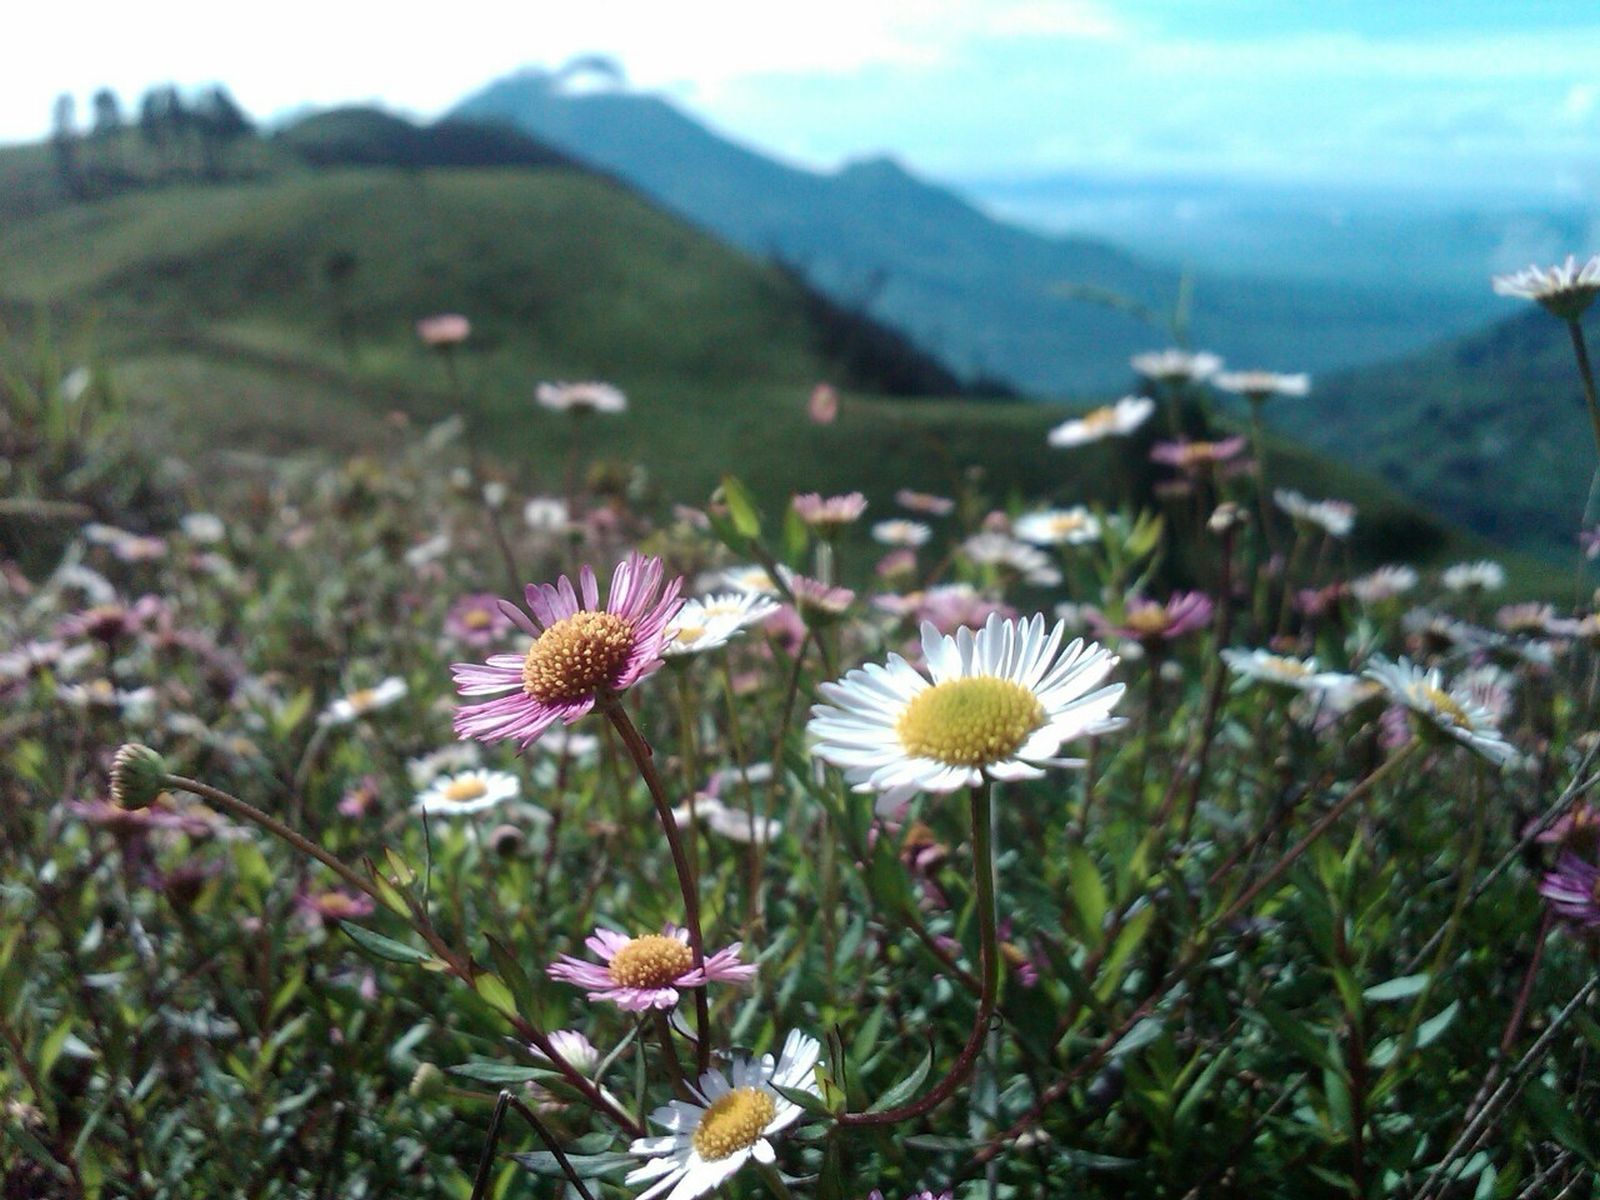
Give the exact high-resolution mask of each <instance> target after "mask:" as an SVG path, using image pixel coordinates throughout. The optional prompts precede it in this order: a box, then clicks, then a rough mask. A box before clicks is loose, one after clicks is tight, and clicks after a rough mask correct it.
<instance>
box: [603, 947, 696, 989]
mask: <svg viewBox="0 0 1600 1200" xmlns="http://www.w3.org/2000/svg"><path fill="white" fill-rule="evenodd" d="M692 966H694V955H693V954H691V953H690V951H689V947H688V946H685V945H684V944H683V943H682V942H680V941H679V940H678V939H677V938H674V937H662V936H661V935H660V934H659V933H648V934H646V935H645V936H644V937H636V938H634V939H633V940H632V941H631V942H629V943H628V944H627V945H626V946H624V947H623V948H622V949H621V950H618V951H617V953H616V955H615V956H614V957H613V958H612V960H611V965H610V966H609V967H607V968H606V969H607V970H608V971H609V972H610V974H611V979H612V982H614V983H615V984H616V985H617V986H618V987H633V988H661V987H669V986H670V985H671V984H672V981H673V980H675V979H677V978H678V977H679V976H680V975H682V974H683V973H684V972H685V971H687V970H688V969H689V968H690V967H692Z"/></svg>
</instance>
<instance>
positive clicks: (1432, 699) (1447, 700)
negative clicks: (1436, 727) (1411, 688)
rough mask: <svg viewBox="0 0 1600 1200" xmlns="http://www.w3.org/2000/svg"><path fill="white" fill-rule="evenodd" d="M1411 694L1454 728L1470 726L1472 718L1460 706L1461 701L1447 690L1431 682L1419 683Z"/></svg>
mask: <svg viewBox="0 0 1600 1200" xmlns="http://www.w3.org/2000/svg"><path fill="white" fill-rule="evenodd" d="M1413 694H1414V695H1415V696H1416V697H1417V698H1418V699H1419V700H1421V701H1422V702H1423V703H1424V704H1426V705H1428V706H1429V707H1430V708H1432V709H1434V710H1435V712H1436V713H1437V714H1438V715H1439V716H1441V717H1443V718H1444V719H1445V720H1447V721H1448V722H1449V723H1450V724H1452V725H1454V726H1455V727H1456V728H1458V729H1466V728H1468V727H1470V726H1471V724H1472V718H1471V717H1469V716H1468V715H1467V710H1466V709H1464V708H1462V707H1461V702H1460V701H1459V700H1457V699H1456V698H1455V697H1454V696H1452V695H1450V693H1449V692H1446V691H1443V690H1441V689H1439V688H1436V687H1434V686H1433V685H1431V684H1427V683H1419V684H1418V685H1417V687H1416V691H1415V692H1414V693H1413Z"/></svg>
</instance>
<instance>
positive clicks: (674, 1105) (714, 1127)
mask: <svg viewBox="0 0 1600 1200" xmlns="http://www.w3.org/2000/svg"><path fill="white" fill-rule="evenodd" d="M821 1050H822V1046H821V1043H819V1042H818V1041H817V1039H816V1038H813V1037H807V1036H806V1035H805V1034H802V1033H799V1032H792V1033H790V1034H789V1036H788V1038H787V1039H785V1041H784V1043H783V1051H782V1052H781V1053H780V1054H779V1055H778V1058H777V1061H776V1062H774V1061H773V1058H772V1055H770V1054H764V1055H762V1056H761V1058H759V1059H754V1060H752V1059H746V1058H739V1057H735V1058H734V1060H733V1062H732V1064H731V1067H730V1071H729V1074H728V1075H724V1074H723V1073H722V1072H721V1071H718V1070H711V1071H707V1072H706V1073H705V1074H704V1075H702V1076H700V1086H699V1088H698V1089H697V1090H696V1098H697V1100H698V1103H696V1102H694V1101H684V1100H673V1101H671V1102H670V1103H668V1104H665V1105H663V1106H662V1107H660V1108H658V1109H656V1110H655V1112H653V1113H651V1114H650V1119H651V1120H652V1121H654V1122H655V1123H656V1124H657V1125H659V1126H661V1127H662V1128H663V1129H665V1130H667V1133H666V1134H665V1135H664V1136H662V1137H642V1138H636V1139H635V1140H634V1142H633V1144H632V1145H631V1146H629V1147H628V1152H629V1153H630V1154H635V1155H638V1156H640V1157H643V1158H648V1159H649V1161H648V1162H646V1163H645V1164H644V1165H643V1166H641V1167H637V1168H635V1169H634V1170H632V1171H630V1172H629V1173H628V1178H627V1182H628V1183H630V1184H639V1183H649V1184H650V1187H649V1188H648V1189H646V1190H645V1191H643V1192H641V1193H639V1197H638V1200H654V1198H655V1197H657V1196H662V1195H666V1194H667V1193H668V1190H669V1189H670V1192H671V1194H670V1197H669V1200H692V1198H693V1197H695V1196H704V1195H706V1194H707V1193H709V1192H714V1191H716V1189H717V1188H718V1187H720V1186H721V1185H722V1183H723V1181H724V1180H726V1179H728V1178H730V1177H731V1176H732V1175H734V1174H735V1173H736V1172H737V1171H738V1170H739V1168H740V1167H742V1166H744V1164H745V1163H747V1162H748V1161H750V1159H752V1158H754V1159H755V1160H756V1161H757V1162H758V1163H771V1162H773V1161H774V1160H775V1159H776V1157H777V1154H776V1152H775V1151H774V1150H773V1148H772V1141H771V1138H772V1136H773V1135H774V1134H776V1133H781V1132H782V1131H783V1130H785V1129H787V1128H789V1126H791V1125H793V1124H794V1123H795V1122H796V1121H798V1120H799V1119H800V1117H801V1116H802V1115H803V1113H804V1110H803V1109H802V1108H801V1107H800V1106H799V1105H798V1104H795V1103H794V1102H793V1101H792V1100H789V1099H787V1098H785V1097H784V1096H783V1095H782V1094H781V1093H779V1092H778V1091H777V1088H780V1087H783V1088H801V1089H803V1090H805V1091H808V1092H811V1093H812V1094H813V1095H820V1094H821V1090H820V1089H819V1088H818V1087H817V1083H816V1079H815V1077H814V1073H815V1070H816V1065H817V1057H818V1055H819V1054H820V1053H821Z"/></svg>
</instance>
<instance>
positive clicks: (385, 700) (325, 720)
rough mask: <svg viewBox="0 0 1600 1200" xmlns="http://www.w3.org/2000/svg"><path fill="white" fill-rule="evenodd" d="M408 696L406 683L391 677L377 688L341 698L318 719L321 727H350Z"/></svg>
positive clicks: (363, 689) (397, 677)
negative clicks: (362, 718)
mask: <svg viewBox="0 0 1600 1200" xmlns="http://www.w3.org/2000/svg"><path fill="white" fill-rule="evenodd" d="M405 694H406V681H405V680H404V679H401V678H400V677H399V676H398V675H391V676H389V678H387V679H385V680H384V681H383V682H382V683H380V684H378V686H377V687H370V688H361V689H360V690H358V691H354V692H351V693H350V694H349V695H347V696H341V697H339V699H337V700H335V701H334V702H333V703H332V704H330V705H328V707H327V708H326V709H324V710H323V712H322V715H321V716H319V717H318V718H317V724H319V725H348V724H349V723H350V722H351V721H355V720H359V719H360V718H361V717H364V716H366V715H367V714H368V713H371V712H377V711H378V709H380V708H387V707H389V705H391V704H393V703H394V702H395V701H396V700H398V699H400V698H401V697H402V696H404V695H405Z"/></svg>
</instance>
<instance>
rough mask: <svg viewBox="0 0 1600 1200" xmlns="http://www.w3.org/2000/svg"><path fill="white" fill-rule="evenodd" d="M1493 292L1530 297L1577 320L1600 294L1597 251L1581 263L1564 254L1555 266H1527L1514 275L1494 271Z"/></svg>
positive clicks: (1502, 294) (1567, 319) (1568, 317)
mask: <svg viewBox="0 0 1600 1200" xmlns="http://www.w3.org/2000/svg"><path fill="white" fill-rule="evenodd" d="M1494 290H1495V294H1496V295H1500V296H1515V297H1516V298H1517V299H1519V300H1533V301H1536V302H1537V303H1539V304H1542V305H1543V306H1544V307H1545V308H1546V309H1547V310H1548V311H1549V312H1552V313H1554V314H1555V315H1556V316H1558V317H1560V318H1561V319H1562V320H1564V321H1576V320H1577V319H1578V318H1579V317H1581V316H1582V315H1583V314H1584V311H1585V310H1586V309H1588V307H1589V305H1591V304H1593V303H1594V298H1595V296H1597V295H1600V254H1597V255H1595V256H1594V257H1593V258H1591V259H1589V261H1588V262H1586V263H1584V264H1583V265H1582V266H1579V265H1578V260H1577V259H1576V258H1575V257H1574V256H1572V255H1570V254H1569V255H1567V261H1566V262H1564V263H1561V264H1559V265H1557V266H1554V267H1526V268H1524V269H1523V270H1521V271H1518V272H1517V273H1516V274H1514V275H1496V276H1495V278H1494Z"/></svg>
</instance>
